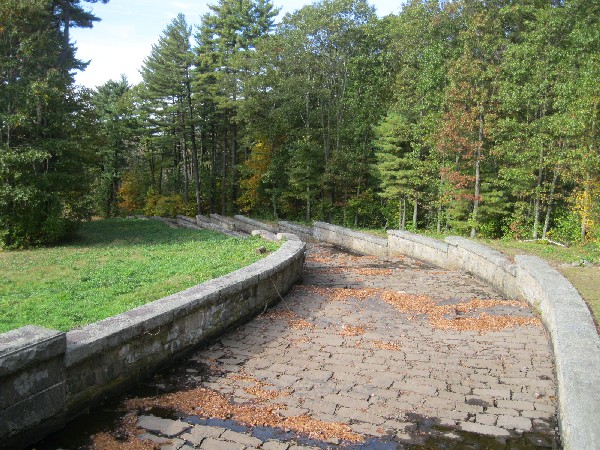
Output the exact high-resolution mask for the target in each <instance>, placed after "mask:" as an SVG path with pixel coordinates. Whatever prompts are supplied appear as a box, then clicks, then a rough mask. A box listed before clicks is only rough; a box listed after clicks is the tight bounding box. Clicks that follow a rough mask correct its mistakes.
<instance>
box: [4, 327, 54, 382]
mask: <svg viewBox="0 0 600 450" xmlns="http://www.w3.org/2000/svg"><path fill="white" fill-rule="evenodd" d="M65 348H66V338H65V333H63V332H62V331H56V330H50V329H48V328H43V327H38V326H35V325H27V326H24V327H21V328H17V329H16V330H11V331H8V332H6V333H2V334H0V376H4V375H8V374H11V373H13V372H16V371H18V370H20V369H22V368H23V367H26V366H28V365H30V364H33V363H36V362H38V361H46V360H48V359H51V358H53V357H55V356H58V355H60V354H62V353H64V352H65Z"/></svg>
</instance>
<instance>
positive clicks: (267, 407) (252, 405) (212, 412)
mask: <svg viewBox="0 0 600 450" xmlns="http://www.w3.org/2000/svg"><path fill="white" fill-rule="evenodd" d="M125 407H126V408H129V409H137V410H141V411H147V410H151V409H152V408H166V409H171V410H176V411H180V412H183V413H184V414H189V415H193V416H198V417H202V418H205V419H221V420H233V421H235V422H237V423H239V424H242V425H245V426H248V427H269V428H279V429H283V430H291V431H294V432H296V433H299V434H302V435H306V436H308V437H309V438H311V439H318V440H322V441H327V440H331V439H335V438H337V439H340V440H342V441H347V442H364V437H363V436H362V435H360V434H358V433H355V432H353V431H352V430H351V428H350V427H349V426H348V425H347V424H344V423H337V422H323V421H321V420H318V419H314V418H313V417H311V416H309V415H306V414H302V415H299V416H290V417H283V416H281V415H280V414H278V411H281V410H285V409H286V406H285V405H272V404H264V403H262V402H261V400H260V399H257V400H255V401H253V402H248V403H241V404H240V403H235V404H234V403H231V401H230V400H229V398H228V397H227V396H225V395H224V394H221V393H219V392H217V391H215V390H212V389H207V388H203V387H200V388H196V389H192V390H189V391H183V392H174V393H170V394H165V395H161V396H159V397H155V398H135V399H131V400H127V401H126V402H125Z"/></svg>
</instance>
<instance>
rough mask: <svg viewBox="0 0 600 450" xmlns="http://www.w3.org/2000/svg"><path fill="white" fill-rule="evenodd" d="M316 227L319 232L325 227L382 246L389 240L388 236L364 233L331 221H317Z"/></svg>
mask: <svg viewBox="0 0 600 450" xmlns="http://www.w3.org/2000/svg"><path fill="white" fill-rule="evenodd" d="M314 228H315V233H318V232H319V229H323V230H327V231H331V232H334V233H337V234H340V235H343V236H349V237H353V238H356V239H360V240H363V241H367V242H370V243H372V244H375V245H379V246H381V247H387V246H388V241H387V239H386V238H380V237H377V236H373V235H372V234H368V233H363V232H361V231H355V230H350V229H348V228H344V227H340V226H338V225H332V224H330V223H325V222H315V225H314Z"/></svg>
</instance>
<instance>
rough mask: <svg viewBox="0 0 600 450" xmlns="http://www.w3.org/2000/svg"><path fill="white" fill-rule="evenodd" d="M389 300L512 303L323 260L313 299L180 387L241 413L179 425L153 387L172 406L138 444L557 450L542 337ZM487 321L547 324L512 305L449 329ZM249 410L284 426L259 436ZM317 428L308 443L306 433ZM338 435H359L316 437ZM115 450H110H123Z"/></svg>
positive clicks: (480, 288)
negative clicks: (388, 296)
mask: <svg viewBox="0 0 600 450" xmlns="http://www.w3.org/2000/svg"><path fill="white" fill-rule="evenodd" d="M327 288H329V289H327ZM373 288H375V289H380V290H381V291H379V290H378V291H375V290H368V289H373ZM349 289H353V290H354V291H350V290H349ZM365 289H366V290H365ZM383 290H387V291H394V292H400V293H403V294H409V295H424V296H430V297H432V298H433V299H435V302H436V304H437V305H454V304H458V303H460V302H467V301H472V299H474V298H477V299H500V295H499V294H498V293H497V292H496V291H494V290H493V289H492V288H490V287H489V286H487V285H485V284H483V283H482V282H480V281H478V280H477V279H475V278H474V277H472V276H470V275H469V274H466V273H464V272H459V271H444V270H440V269H438V268H434V267H432V266H429V265H427V264H424V263H421V262H419V261H415V260H411V259H408V258H375V257H371V256H358V255H350V254H348V253H345V252H341V251H339V250H336V249H334V248H331V247H327V246H324V245H314V246H311V247H310V248H309V252H308V255H307V263H306V270H305V277H304V282H303V285H301V286H296V287H295V288H294V290H293V291H292V292H291V293H289V294H288V295H287V296H285V298H284V299H283V300H282V301H281V302H280V303H279V304H278V305H277V306H276V307H275V308H273V309H272V310H270V311H268V312H266V313H265V314H264V315H262V316H260V317H258V318H256V319H255V320H253V321H251V322H249V323H247V324H245V325H243V326H241V327H239V328H237V329H236V330H234V331H232V332H230V333H228V334H227V335H226V336H224V337H222V338H221V339H219V340H218V341H216V342H215V343H213V344H212V345H210V346H209V347H208V348H206V349H204V350H201V351H199V352H197V353H195V354H193V355H192V356H191V357H190V358H189V359H188V360H187V361H185V362H184V363H183V364H182V365H180V366H179V367H178V368H177V371H176V373H175V375H173V379H177V383H179V386H182V385H183V386H185V387H186V388H190V389H191V390H190V391H189V395H192V392H194V389H197V388H201V389H202V391H201V392H204V393H206V392H210V393H215V395H217V396H219V398H222V399H226V400H227V402H229V403H230V404H231V405H232V408H233V409H232V411H231V412H230V413H229V414H227V413H225V415H223V416H220V417H218V418H217V419H215V418H214V417H202V416H203V414H206V411H205V410H204V409H203V408H204V406H206V405H204V406H203V405H201V404H199V405H198V407H197V408H195V410H196V409H197V411H198V416H199V417H195V416H194V415H193V414H190V411H189V406H188V410H186V408H185V407H182V409H181V411H180V412H179V413H178V412H177V411H175V414H171V413H168V414H166V415H165V410H164V408H163V409H156V406H157V405H158V406H160V405H161V403H160V398H161V394H162V393H163V392H170V391H173V386H170V385H169V383H172V381H169V379H170V378H169V376H168V375H166V374H163V375H162V376H158V377H156V378H155V379H154V381H153V386H154V387H155V390H156V392H157V393H158V394H159V395H158V396H157V397H155V398H154V400H153V399H151V398H148V399H146V400H140V401H139V403H138V404H137V405H138V406H137V409H136V410H135V412H134V413H132V412H131V411H130V412H129V416H128V417H130V422H131V421H132V420H135V422H133V423H134V424H135V426H137V427H138V428H139V429H138V430H137V431H136V433H141V434H140V435H138V437H137V438H135V442H134V443H135V444H136V445H137V444H139V439H144V440H146V441H145V443H146V444H148V445H150V447H148V448H151V446H152V445H155V446H156V447H157V448H163V449H165V450H167V449H191V448H202V449H251V448H263V449H282V450H283V449H297V448H307V447H310V448H314V447H317V448H331V447H342V448H370V449H377V448H381V449H388V448H413V447H423V448H457V449H458V448H546V447H547V448H552V447H553V446H554V447H556V446H557V432H556V397H555V396H556V393H555V376H554V366H553V358H552V354H551V349H550V347H549V339H548V336H547V334H546V332H545V330H544V328H543V327H542V326H541V325H539V324H537V325H536V324H528V325H520V326H513V327H510V328H504V329H501V330H498V331H489V330H487V329H486V327H485V324H483V325H484V326H483V327H482V328H481V329H479V330H473V331H460V330H459V329H452V328H450V329H441V328H439V327H438V326H437V325H436V323H435V322H434V321H432V320H431V317H429V316H428V315H427V314H426V313H423V312H421V313H419V312H415V311H409V310H406V309H405V310H400V309H397V308H396V307H395V306H394V305H392V304H389V303H387V302H385V301H384V300H383V298H382V297H383V296H382V292H384V291H383ZM481 313H487V314H489V315H491V316H492V317H496V316H505V315H510V316H512V317H515V316H517V317H523V318H533V317H534V316H533V314H532V312H531V310H530V309H529V308H528V307H527V306H526V305H525V304H516V303H514V302H513V303H511V304H507V302H505V303H503V304H500V305H497V306H488V307H485V308H484V309H475V310H473V311H470V312H466V313H463V312H460V311H459V310H457V311H456V312H455V314H454V315H452V314H450V315H448V314H447V313H445V314H444V317H443V318H444V319H450V321H452V322H451V323H459V322H460V321H461V320H464V319H465V318H466V317H479V315H480V314H481ZM175 395H176V397H177V398H178V399H179V400H182V399H184V400H185V396H186V395H188V394H187V393H186V391H185V389H183V390H180V391H179V392H175ZM156 398H158V400H157V402H158V403H156V402H154V401H155V400H156ZM144 401H146V403H147V406H146V407H144V406H139V405H143V404H144ZM153 402H154V403H153ZM134 403H135V400H134ZM130 405H131V404H130ZM236 405H237V406H239V407H241V408H242V409H243V407H244V406H245V405H252V407H254V408H256V409H255V410H253V411H258V412H259V414H260V411H265V417H271V416H273V415H274V416H276V417H279V418H281V420H282V422H280V423H275V424H269V423H267V424H266V425H267V426H257V425H256V423H250V424H248V423H245V422H244V419H243V418H239V417H238V415H237V414H238V413H236V410H235V407H236ZM130 408H131V406H130ZM307 417H308V418H310V419H312V420H313V421H312V422H309V424H308V425H307V426H308V428H309V430H308V431H307V430H306V429H301V428H297V427H296V428H295V426H296V425H294V424H295V423H296V422H297V421H298V419H299V418H300V419H302V418H307ZM131 418H133V419H131ZM286 419H287V421H286ZM265 420H267V419H265ZM267 422H268V420H267ZM324 423H335V424H337V425H339V426H343V427H344V428H343V429H344V430H346V432H347V433H350V434H343V433H342V434H340V433H337V434H336V432H335V431H334V432H332V433H324V434H321V435H318V433H317V435H315V434H314V433H313V434H310V432H309V431H310V428H311V427H312V428H313V429H316V428H319V427H320V426H321V425H320V424H324ZM135 426H134V428H135ZM112 432H113V435H114V434H115V433H116V432H115V430H114V429H113V431H112ZM315 436H316V437H315ZM347 436H353V437H354V438H355V439H354V441H349V440H345V438H346V437H347ZM109 441H110V439H109ZM102 442H103V441H101V440H96V448H102V445H105V446H108V447H110V445H109V444H102ZM123 442H124V441H123ZM123 445H125V444H123ZM136 448H138V447H136Z"/></svg>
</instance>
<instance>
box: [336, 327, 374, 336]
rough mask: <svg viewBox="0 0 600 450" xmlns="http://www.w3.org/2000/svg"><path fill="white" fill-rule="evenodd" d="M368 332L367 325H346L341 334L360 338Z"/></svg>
mask: <svg viewBox="0 0 600 450" xmlns="http://www.w3.org/2000/svg"><path fill="white" fill-rule="evenodd" d="M366 332H367V326H366V325H344V326H343V327H342V330H341V331H340V333H339V334H341V335H342V336H360V335H361V334H365V333H366Z"/></svg>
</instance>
